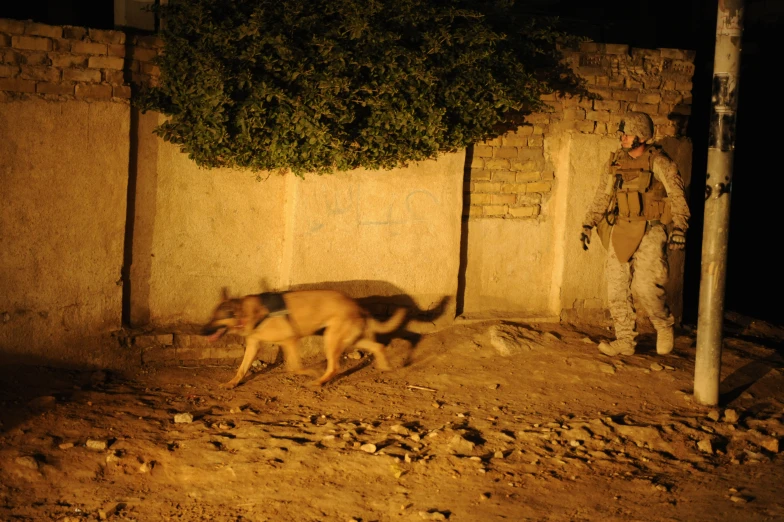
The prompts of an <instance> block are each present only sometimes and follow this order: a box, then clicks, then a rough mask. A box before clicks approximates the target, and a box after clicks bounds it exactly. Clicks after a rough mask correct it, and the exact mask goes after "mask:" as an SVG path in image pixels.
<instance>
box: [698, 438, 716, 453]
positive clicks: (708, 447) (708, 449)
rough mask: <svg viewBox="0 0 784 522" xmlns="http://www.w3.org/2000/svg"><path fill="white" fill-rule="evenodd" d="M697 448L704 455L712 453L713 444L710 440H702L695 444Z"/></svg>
mask: <svg viewBox="0 0 784 522" xmlns="http://www.w3.org/2000/svg"><path fill="white" fill-rule="evenodd" d="M697 447H698V448H699V449H700V451H702V452H704V453H713V444H712V443H711V440H710V439H702V440H701V441H699V442H698V443H697Z"/></svg>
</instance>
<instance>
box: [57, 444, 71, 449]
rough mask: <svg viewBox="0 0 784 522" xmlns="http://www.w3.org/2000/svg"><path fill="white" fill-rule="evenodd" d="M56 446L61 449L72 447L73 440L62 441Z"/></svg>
mask: <svg viewBox="0 0 784 522" xmlns="http://www.w3.org/2000/svg"><path fill="white" fill-rule="evenodd" d="M57 447H58V448H60V449H61V450H67V449H71V448H73V447H74V443H73V442H63V443H62V444H58V446H57Z"/></svg>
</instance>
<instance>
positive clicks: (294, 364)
mask: <svg viewBox="0 0 784 522" xmlns="http://www.w3.org/2000/svg"><path fill="white" fill-rule="evenodd" d="M298 341H299V339H297V338H296V337H290V338H288V339H285V340H283V341H281V342H280V346H281V347H282V348H283V353H284V354H285V356H286V369H287V370H288V371H289V372H291V373H294V374H296V375H310V376H311V377H315V376H316V375H318V374H317V373H316V372H315V371H314V370H305V369H303V368H302V361H301V360H300V358H299V351H298V350H297V342H298Z"/></svg>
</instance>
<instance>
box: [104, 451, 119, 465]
mask: <svg viewBox="0 0 784 522" xmlns="http://www.w3.org/2000/svg"><path fill="white" fill-rule="evenodd" d="M119 461H120V456H119V455H118V454H117V452H116V451H110V452H109V453H108V454H107V455H106V463H107V464H111V463H112V462H119Z"/></svg>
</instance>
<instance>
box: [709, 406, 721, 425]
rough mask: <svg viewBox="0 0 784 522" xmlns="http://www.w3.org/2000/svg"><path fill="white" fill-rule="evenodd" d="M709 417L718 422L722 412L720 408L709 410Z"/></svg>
mask: <svg viewBox="0 0 784 522" xmlns="http://www.w3.org/2000/svg"><path fill="white" fill-rule="evenodd" d="M708 418H709V419H710V420H712V421H713V422H717V421H718V420H719V419H720V418H721V412H720V411H719V410H715V409H714V410H711V411H709V412H708Z"/></svg>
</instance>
